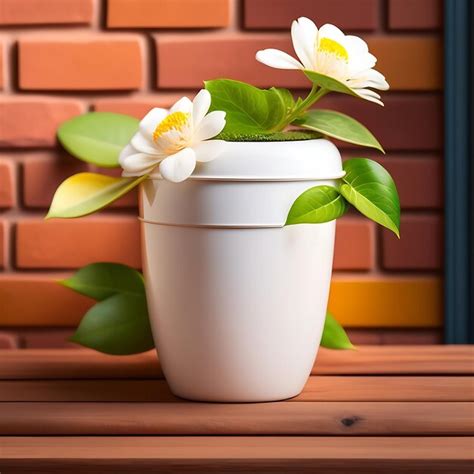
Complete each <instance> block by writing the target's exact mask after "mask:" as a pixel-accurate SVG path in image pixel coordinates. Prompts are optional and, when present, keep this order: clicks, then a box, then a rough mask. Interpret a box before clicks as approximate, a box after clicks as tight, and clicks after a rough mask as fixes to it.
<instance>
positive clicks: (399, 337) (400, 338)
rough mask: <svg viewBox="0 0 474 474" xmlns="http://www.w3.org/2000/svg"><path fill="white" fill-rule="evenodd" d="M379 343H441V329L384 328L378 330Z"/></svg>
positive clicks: (392, 344)
mask: <svg viewBox="0 0 474 474" xmlns="http://www.w3.org/2000/svg"><path fill="white" fill-rule="evenodd" d="M380 338H381V341H380V343H381V344H383V345H389V346H394V345H417V346H418V345H426V344H441V343H442V342H443V331H442V330H441V329H385V330H383V331H380Z"/></svg>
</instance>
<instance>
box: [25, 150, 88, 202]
mask: <svg viewBox="0 0 474 474" xmlns="http://www.w3.org/2000/svg"><path fill="white" fill-rule="evenodd" d="M87 170H88V166H87V164H86V163H84V162H82V161H79V160H77V159H75V158H73V157H71V156H69V155H68V154H66V153H58V152H39V153H34V154H28V155H27V156H26V157H25V158H24V162H23V204H24V205H25V206H26V207H31V208H48V207H49V205H50V204H51V200H52V199H53V196H54V193H55V191H56V189H57V187H58V186H59V185H60V184H61V182H62V181H64V180H65V179H66V178H68V177H69V176H71V175H73V174H76V173H80V172H83V171H87Z"/></svg>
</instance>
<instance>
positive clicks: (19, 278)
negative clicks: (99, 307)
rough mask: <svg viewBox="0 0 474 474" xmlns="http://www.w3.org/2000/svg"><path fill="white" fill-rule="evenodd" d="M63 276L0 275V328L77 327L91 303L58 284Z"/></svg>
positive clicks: (64, 276)
mask: <svg viewBox="0 0 474 474" xmlns="http://www.w3.org/2000/svg"><path fill="white" fill-rule="evenodd" d="M66 277H67V275H35V274H24V273H23V274H14V275H12V274H0V301H1V302H2V311H0V326H10V327H12V326H14V327H18V326H64V325H65V323H64V322H65V321H67V324H68V325H75V324H77V323H78V322H79V321H80V320H81V318H82V316H83V315H84V313H85V312H86V311H87V310H88V309H89V308H90V307H91V306H92V305H93V304H94V301H92V300H91V299H89V298H86V297H85V296H81V295H79V294H77V293H76V292H74V291H72V290H70V289H69V288H65V287H64V286H62V285H60V284H59V283H58V282H57V280H58V279H61V278H66Z"/></svg>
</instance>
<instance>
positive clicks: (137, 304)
mask: <svg viewBox="0 0 474 474" xmlns="http://www.w3.org/2000/svg"><path fill="white" fill-rule="evenodd" d="M71 341H73V342H76V343H78V344H81V345H82V346H85V347H89V348H91V349H95V350H96V351H100V352H105V353H107V354H114V355H128V354H137V353H140V352H145V351H148V350H150V349H153V347H154V343H153V337H152V333H151V328H150V323H149V320H148V310H147V305H146V298H145V296H144V295H136V294H133V293H118V294H116V295H114V296H111V297H109V298H107V299H105V300H104V301H101V302H100V303H97V304H96V305H95V306H93V307H92V308H91V309H90V310H89V311H88V312H87V313H86V315H85V316H84V318H83V319H82V321H81V324H80V325H79V327H78V328H77V331H76V332H75V333H74V335H73V336H72V338H71Z"/></svg>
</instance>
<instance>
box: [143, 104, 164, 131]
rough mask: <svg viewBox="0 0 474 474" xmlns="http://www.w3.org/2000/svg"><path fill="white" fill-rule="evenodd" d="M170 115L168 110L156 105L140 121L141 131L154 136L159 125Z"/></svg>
mask: <svg viewBox="0 0 474 474" xmlns="http://www.w3.org/2000/svg"><path fill="white" fill-rule="evenodd" d="M167 115H168V110H166V109H160V108H158V107H155V108H154V109H151V110H150V111H149V112H148V113H147V114H146V115H145V117H143V118H142V120H141V122H140V132H141V133H142V134H143V135H145V136H147V137H152V136H153V132H154V131H155V128H156V127H157V125H158V124H159V123H160V122H161V121H162V120H163V119H164V118H165V117H166V116H167Z"/></svg>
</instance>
